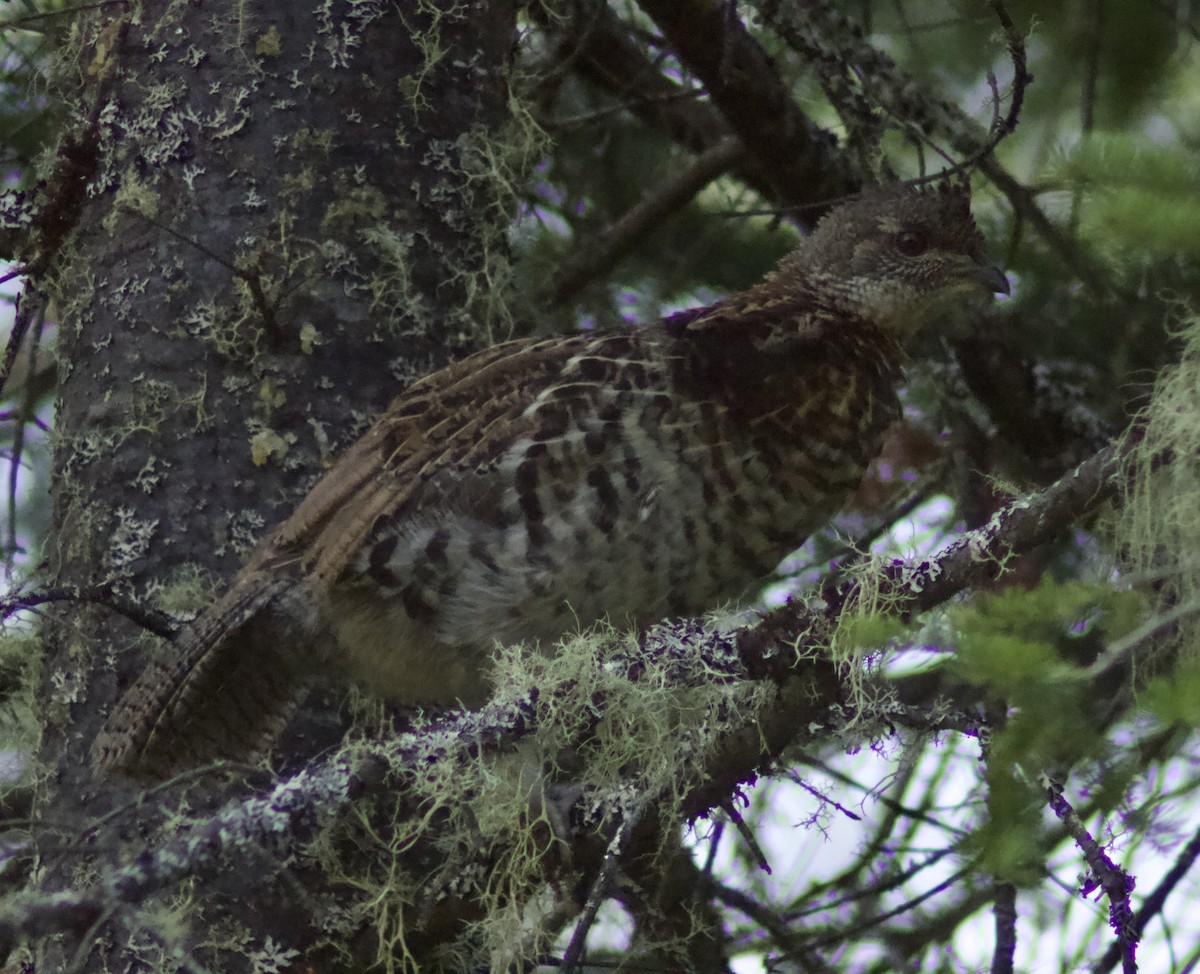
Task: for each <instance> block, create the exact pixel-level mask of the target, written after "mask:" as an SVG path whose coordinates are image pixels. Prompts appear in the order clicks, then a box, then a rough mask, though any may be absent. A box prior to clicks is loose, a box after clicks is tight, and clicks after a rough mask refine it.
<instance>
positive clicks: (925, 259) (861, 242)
mask: <svg viewBox="0 0 1200 974" xmlns="http://www.w3.org/2000/svg"><path fill="white" fill-rule="evenodd" d="M970 202H971V201H970V193H969V190H968V189H967V188H966V187H965V186H960V185H956V184H949V183H946V184H941V185H939V186H937V187H936V188H926V189H915V188H913V187H911V186H903V185H902V186H896V187H890V188H886V189H881V190H875V191H872V192H870V193H867V194H864V195H862V196H860V197H859V198H858V199H856V200H854V201H852V202H850V203H845V204H843V205H841V206H839V207H837V208H835V209H833V210H830V211H829V213H827V214H826V215H825V216H824V217H823V218H822V219H821V221H820V222H819V223H818V224H817V226H816V228H815V229H814V230H813V232H812V233H811V234H810V235H809V236H808V237H806V238H805V239H804V241H803V242H802V243H801V244H800V246H799V247H798V248H797V249H796V250H795V251H794V252H793V253H792V254H790V255H789V256H788V257H786V258H784V260H783V261H782V263H781V264H780V265H779V269H778V270H777V271H776V272H775V274H773V275H772V278H771V284H772V285H773V286H774V287H775V288H778V289H780V290H791V289H793V288H799V289H802V290H803V291H804V292H807V294H808V295H810V296H813V297H816V298H818V299H819V300H820V301H821V303H822V304H824V305H825V306H827V307H830V308H831V309H832V310H836V311H841V312H849V313H852V314H854V315H857V316H859V317H861V318H864V319H866V320H867V321H870V322H871V323H872V324H875V325H877V326H879V327H882V328H886V329H887V330H889V331H892V332H894V333H900V334H902V335H906V334H909V333H911V332H913V331H916V330H917V329H919V328H920V327H921V326H922V325H924V324H926V323H928V322H929V321H930V320H931V319H933V318H935V317H936V316H937V314H938V313H939V312H940V310H941V309H942V308H943V307H944V306H946V305H949V304H954V303H962V302H963V301H964V299H965V300H970V298H971V297H978V298H979V299H981V300H982V299H984V298H986V297H988V296H990V295H991V294H993V293H995V292H997V291H998V292H1001V293H1004V294H1007V293H1008V291H1009V287H1008V281H1007V280H1006V279H1005V277H1004V274H1003V273H1001V271H1000V270H999V269H998V268H997V267H996V266H995V265H993V264H992V263H990V262H989V261H988V260H987V258H986V256H985V254H984V243H983V237H982V236H981V235H980V233H979V229H978V228H977V227H976V226H975V221H974V220H973V219H972V217H971V206H970Z"/></svg>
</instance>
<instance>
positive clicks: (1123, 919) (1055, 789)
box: [1042, 776, 1140, 974]
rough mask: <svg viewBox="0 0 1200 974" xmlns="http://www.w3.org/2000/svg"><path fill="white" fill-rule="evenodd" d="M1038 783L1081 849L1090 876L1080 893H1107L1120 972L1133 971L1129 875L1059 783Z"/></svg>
mask: <svg viewBox="0 0 1200 974" xmlns="http://www.w3.org/2000/svg"><path fill="white" fill-rule="evenodd" d="M1042 784H1043V786H1044V787H1045V789H1046V797H1047V799H1048V800H1049V803H1050V807H1051V808H1052V809H1053V810H1054V814H1055V815H1057V816H1058V818H1059V820H1060V821H1061V822H1062V823H1063V825H1064V826H1066V829H1067V832H1068V833H1069V834H1070V836H1071V838H1073V839H1074V840H1075V844H1076V845H1077V846H1078V847H1079V851H1080V852H1082V853H1083V858H1084V861H1085V862H1086V863H1087V865H1088V870H1089V872H1090V874H1091V878H1090V879H1089V880H1086V881H1085V882H1084V885H1083V887H1082V889H1080V893H1081V895H1083V896H1087V895H1088V894H1090V893H1091V892H1092V890H1093V889H1095V888H1096V886H1099V887H1100V888H1101V889H1103V890H1104V895H1105V896H1107V897H1108V922H1109V926H1111V927H1112V928H1113V930H1114V931H1115V932H1116V934H1117V941H1116V947H1117V951H1118V953H1119V955H1120V957H1121V971H1122V974H1136V972H1137V945H1138V935H1139V932H1140V931H1139V928H1138V926H1137V922H1136V921H1135V920H1134V916H1133V910H1132V909H1131V908H1130V906H1129V894H1130V893H1131V892H1133V877H1131V876H1130V875H1129V874H1128V873H1127V872H1125V870H1124V869H1122V868H1121V867H1120V866H1118V865H1117V864H1116V863H1115V862H1113V861H1112V859H1110V858H1109V857H1108V854H1107V853H1106V852H1105V851H1104V850H1103V849H1102V848H1101V847H1100V843H1098V842H1097V841H1096V840H1095V839H1094V838H1092V835H1091V833H1090V832H1088V830H1087V829H1086V828H1085V827H1084V824H1083V822H1082V821H1080V819H1079V816H1078V815H1077V814H1076V813H1075V809H1073V808H1072V807H1071V803H1070V802H1068V801H1067V799H1066V796H1065V795H1064V794H1063V789H1062V785H1061V784H1059V783H1058V782H1057V781H1054V780H1052V779H1051V778H1050V777H1049V776H1043V779H1042Z"/></svg>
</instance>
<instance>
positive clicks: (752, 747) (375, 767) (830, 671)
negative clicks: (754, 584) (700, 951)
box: [0, 434, 1137, 950]
mask: <svg viewBox="0 0 1200 974" xmlns="http://www.w3.org/2000/svg"><path fill="white" fill-rule="evenodd" d="M1136 440H1137V437H1136V436H1135V435H1132V434H1131V435H1129V436H1127V437H1126V438H1125V439H1124V440H1122V441H1121V442H1120V443H1117V444H1114V445H1112V446H1110V447H1108V448H1106V449H1104V450H1102V451H1101V452H1100V453H1098V454H1096V455H1095V456H1093V457H1092V458H1091V459H1089V460H1088V461H1086V462H1085V463H1083V464H1081V465H1080V466H1079V467H1078V468H1077V469H1076V470H1074V471H1073V472H1072V473H1070V474H1068V475H1067V476H1065V477H1063V478H1062V479H1061V480H1059V481H1058V482H1057V483H1056V484H1054V485H1052V486H1051V487H1049V488H1047V489H1046V490H1044V491H1042V492H1040V493H1037V494H1034V495H1031V496H1029V497H1027V498H1024V499H1022V500H1019V501H1015V502H1013V503H1012V504H1010V505H1009V506H1008V507H1006V508H1005V509H1004V510H1002V511H1000V512H999V513H997V515H996V516H995V517H994V518H993V519H992V521H991V522H990V523H989V524H987V525H986V526H984V527H983V528H981V529H979V530H977V531H972V532H969V533H967V534H965V535H963V536H962V537H961V538H960V539H959V540H958V541H956V542H955V543H954V544H952V545H950V546H949V547H948V548H947V549H946V550H945V551H944V552H943V553H942V554H941V555H939V556H937V557H935V558H931V559H928V560H925V561H922V562H920V563H919V564H915V565H907V564H900V563H893V564H892V565H890V566H887V568H886V569H885V570H884V572H883V577H882V582H881V584H882V586H883V587H884V588H885V589H886V590H887V592H888V597H887V599H886V600H885V601H884V602H883V603H882V604H884V605H885V606H886V610H887V611H891V612H895V613H899V614H902V615H912V614H915V613H917V612H920V611H922V610H924V609H927V608H930V607H932V606H935V605H938V604H940V603H941V602H944V601H945V600H946V599H948V598H950V597H951V596H952V595H954V594H956V593H957V592H960V591H962V590H963V589H965V588H967V587H968V586H971V585H974V584H977V583H979V582H982V581H985V580H987V579H991V578H995V577H996V576H997V575H998V574H999V573H1000V572H1001V571H1002V570H1003V568H1002V566H1003V564H1004V562H1005V560H1006V558H1007V557H1008V556H1010V555H1012V554H1017V553H1020V552H1022V551H1026V550H1028V549H1029V548H1031V547H1034V546H1036V545H1039V544H1042V543H1044V542H1046V541H1048V540H1051V539H1052V538H1054V537H1055V536H1056V535H1057V534H1058V533H1059V532H1061V531H1062V529H1063V528H1065V527H1066V526H1067V525H1069V524H1071V523H1072V522H1074V521H1077V520H1078V519H1079V518H1080V517H1084V516H1087V515H1088V514H1090V513H1091V512H1094V511H1095V510H1096V509H1097V508H1098V507H1099V506H1100V505H1101V504H1103V503H1105V502H1106V501H1108V500H1109V499H1111V498H1113V497H1114V496H1116V494H1117V493H1118V490H1119V488H1120V486H1121V483H1122V480H1123V478H1122V476H1120V472H1121V470H1122V464H1123V463H1124V462H1125V458H1126V455H1127V452H1128V449H1129V445H1130V444H1132V443H1135V442H1136ZM861 594H862V592H861V583H859V582H855V581H846V582H842V583H841V584H831V585H830V586H829V587H828V588H827V590H826V592H825V605H824V606H823V607H821V608H819V609H810V608H807V607H805V606H802V605H800V604H792V605H788V606H785V607H783V608H780V609H778V610H775V611H774V612H772V613H770V614H769V615H767V616H766V617H765V618H764V619H763V620H762V621H761V622H760V623H759V624H758V625H756V626H753V627H750V628H747V629H744V630H741V631H740V632H738V633H736V634H730V633H727V632H719V631H713V630H711V629H707V628H704V627H702V626H700V625H699V624H697V623H681V624H678V625H676V626H671V627H664V628H663V629H660V630H654V631H652V632H651V633H649V634H648V635H647V636H646V637H644V638H643V639H642V641H641V642H640V644H639V645H638V646H637V647H632V648H630V650H629V651H628V652H627V653H624V654H617V655H616V656H614V657H610V658H608V659H606V660H604V661H603V667H604V669H605V670H606V672H607V673H608V674H609V675H610V676H611V675H612V674H613V672H614V671H615V672H616V673H617V674H618V675H619V677H620V678H621V679H623V680H627V681H631V682H637V681H647V680H650V679H655V680H659V681H662V680H663V679H664V677H665V678H667V679H669V680H670V681H672V683H673V684H675V685H701V684H709V685H711V684H712V683H714V682H717V683H724V682H729V683H736V682H748V681H755V680H761V679H763V678H769V679H770V680H772V681H773V682H774V685H775V690H774V693H773V695H772V696H770V698H769V699H768V700H767V701H766V702H765V703H764V704H763V705H762V706H761V707H759V708H757V709H756V710H755V711H754V716H753V717H752V718H750V719H748V720H745V721H743V722H741V723H736V722H734V723H731V724H730V725H729V726H727V727H725V728H723V729H722V731H721V733H720V734H719V737H718V740H717V743H716V746H715V747H713V748H712V749H711V750H710V752H709V754H708V756H707V758H706V759H705V766H704V768H703V773H702V774H699V775H697V776H696V777H695V779H694V782H695V783H694V784H692V785H691V786H690V788H689V790H688V792H687V793H686V794H685V795H683V796H682V802H681V806H682V807H681V809H680V811H681V812H682V813H683V814H684V815H686V816H687V817H690V818H694V817H697V816H700V815H703V814H705V813H707V812H709V811H711V810H712V809H714V808H717V807H720V806H722V805H724V804H726V803H727V802H728V801H729V799H730V796H731V795H735V794H736V793H737V789H738V788H739V787H740V786H741V785H742V784H744V783H746V782H748V781H751V780H753V778H754V777H755V776H756V775H757V774H758V773H760V772H761V771H762V770H764V768H766V767H767V766H768V765H769V764H770V763H771V762H772V761H773V760H774V759H776V758H777V757H778V756H779V755H780V754H781V753H782V751H783V749H784V748H785V747H787V746H788V745H790V744H792V743H793V742H795V741H796V740H797V738H800V737H805V736H807V737H823V736H824V735H826V734H828V733H831V732H833V731H835V730H837V729H838V728H839V727H840V726H844V725H845V723H846V722H847V721H848V720H849V719H850V718H851V716H852V715H851V714H850V713H849V709H848V708H845V707H844V706H843V705H844V703H845V700H846V698H847V686H848V683H849V677H850V674H849V673H848V672H847V666H849V664H845V665H843V664H838V663H834V662H832V661H831V660H830V659H829V658H828V656H827V655H826V654H825V653H824V652H823V651H822V650H823V649H824V647H826V646H827V645H828V641H829V638H830V636H831V634H832V632H833V630H834V628H835V627H836V625H837V623H838V621H839V619H840V617H841V616H842V615H843V614H844V613H847V612H850V611H853V609H854V606H855V605H857V604H858V602H859V599H860V597H861ZM569 684H570V681H564V683H563V684H561V685H558V686H555V687H553V688H550V689H549V690H547V691H543V690H542V689H541V688H537V687H533V688H529V689H528V690H527V691H526V692H525V693H524V694H522V695H520V696H512V697H510V698H509V699H500V700H497V701H495V702H493V703H492V704H490V705H489V706H488V707H486V708H484V709H483V710H481V711H478V712H463V713H459V714H457V715H454V716H452V717H450V718H447V719H444V720H441V721H438V722H437V723H436V724H433V725H431V726H430V728H429V731H430V732H428V733H425V732H420V731H418V732H416V733H412V734H407V735H403V736H399V737H396V738H393V739H390V740H384V741H382V742H372V743H369V744H363V743H356V744H352V745H349V746H348V747H346V748H345V749H343V751H342V752H340V753H339V754H338V755H335V756H334V757H332V758H330V759H328V760H325V761H322V762H319V763H316V764H314V765H312V766H311V767H310V768H308V769H305V770H304V771H302V772H300V773H299V774H296V775H294V776H292V777H291V778H289V779H287V780H286V781H282V782H280V783H279V784H277V785H276V786H275V787H274V788H273V789H272V790H270V791H269V792H268V793H267V794H266V795H264V796H262V797H253V798H243V799H239V800H236V801H233V802H230V803H229V804H227V805H226V806H225V808H224V809H222V810H221V811H220V812H218V813H217V814H216V815H214V816H213V817H211V818H209V819H206V820H205V821H203V822H200V823H196V824H193V825H192V826H191V827H189V828H187V829H184V830H182V831H180V832H179V833H178V834H177V835H176V836H175V837H174V838H172V839H170V840H169V841H167V842H165V843H163V844H161V845H159V846H158V847H157V848H155V849H154V850H152V851H146V852H144V853H143V854H141V855H140V856H139V857H138V858H137V859H136V860H135V861H134V862H133V863H131V864H130V865H126V866H123V867H120V868H114V869H109V870H107V871H105V872H102V873H101V875H100V877H99V878H98V879H97V880H96V882H94V883H93V884H92V885H90V886H88V887H86V888H82V889H72V890H64V891H60V892H54V893H42V892H30V893H25V894H23V895H18V896H14V897H12V898H10V899H9V900H8V901H7V902H6V903H5V904H4V907H3V910H2V911H0V950H3V949H4V948H7V947H11V946H13V945H14V944H15V943H16V942H18V941H19V940H22V939H26V938H30V937H36V936H39V935H44V934H48V933H51V932H55V931H64V930H74V931H77V932H82V931H85V930H88V929H89V928H91V927H92V925H93V924H95V923H97V922H102V921H104V920H106V919H107V918H108V917H109V916H112V917H113V918H114V919H117V920H119V919H120V913H121V910H122V908H124V907H126V906H136V905H137V904H139V903H141V902H143V901H144V900H145V899H147V898H148V897H150V896H151V895H153V894H155V893H157V892H160V891H163V890H165V889H168V888H170V887H172V886H174V885H175V884H178V883H179V882H181V881H183V880H184V879H188V878H195V879H205V878H210V877H213V876H215V875H217V874H219V873H220V872H222V871H223V870H224V869H226V868H228V867H229V865H230V863H231V862H234V861H239V860H241V859H243V858H244V856H245V854H246V850H247V849H251V848H252V849H255V850H258V851H260V852H261V851H265V852H267V853H268V854H270V855H272V856H275V857H278V858H279V859H287V858H289V857H291V856H293V855H297V854H299V853H301V852H302V851H303V849H304V848H305V845H306V843H308V842H310V841H311V840H312V839H313V838H314V837H316V836H317V835H318V834H319V833H320V832H321V831H322V830H324V829H327V828H328V827H330V826H331V825H332V824H334V823H336V822H337V821H338V820H340V819H342V818H344V817H345V816H347V815H349V814H350V813H351V812H352V810H353V809H354V808H355V807H356V806H357V805H358V803H360V802H361V801H362V800H363V799H364V798H368V797H371V796H376V797H386V799H387V800H388V802H389V807H390V808H391V809H392V810H393V813H394V814H395V815H396V816H397V817H399V816H403V815H411V816H413V817H419V816H421V815H422V814H423V812H422V811H421V807H420V803H421V801H422V799H421V796H419V795H418V794H417V789H416V788H415V787H414V784H415V783H416V780H417V779H418V778H419V777H420V776H422V775H423V774H425V772H426V769H429V768H431V767H432V766H434V765H436V764H441V763H445V762H450V763H452V764H453V765H454V766H455V773H457V771H458V769H462V771H464V772H465V771H466V770H467V769H468V768H469V767H470V766H471V765H472V764H473V763H475V762H476V761H478V759H479V757H480V756H481V755H484V754H489V753H491V754H495V753H501V752H504V751H508V750H511V749H513V748H514V747H515V746H516V744H517V743H518V742H519V741H520V740H521V739H522V738H525V737H527V736H529V735H530V734H532V733H533V731H535V730H536V729H537V728H538V727H539V725H540V724H541V723H542V722H543V721H545V720H546V719H547V718H548V716H549V715H553V714H556V713H561V708H562V706H563V700H566V699H568V698H569V699H571V700H572V701H573V706H575V707H576V708H577V709H578V706H579V704H578V698H579V694H580V687H579V686H578V684H577V683H576V684H575V685H569ZM556 695H559V696H561V697H562V698H563V699H562V700H555V699H554V697H555V696H556ZM587 702H588V707H587V713H586V716H585V718H584V719H583V721H582V724H583V725H587V726H595V725H598V724H599V722H600V721H601V720H602V719H603V717H604V714H605V708H606V705H607V703H608V701H606V699H605V698H604V695H603V693H597V692H591V693H589V694H588V695H587ZM587 726H583V727H582V733H584V734H585V735H586V733H587ZM576 730H577V731H579V730H580V728H576ZM605 801H606V800H605V799H604V798H603V796H600V797H599V799H598V796H597V794H596V793H594V792H592V793H587V792H586V791H585V792H583V793H582V797H579V798H578V800H577V801H576V802H575V805H574V806H573V807H572V809H571V817H572V820H574V818H575V816H576V814H577V813H580V814H582V815H583V816H584V817H585V818H586V819H587V820H590V821H591V822H595V821H596V819H597V807H598V806H599V807H600V808H601V811H600V813H599V814H600V817H601V819H604V818H606V817H607V816H606V815H605V814H604V811H603V806H604V805H605ZM584 805H586V806H588V808H587V811H586V812H581V810H580V809H581V806H584ZM614 807H615V806H614ZM618 818H619V814H618ZM610 831H611V829H608V828H605V827H604V826H603V824H602V826H601V827H600V828H598V829H592V830H588V834H586V835H582V836H580V837H577V838H575V839H573V845H572V850H571V851H572V857H571V858H572V860H573V861H574V862H575V863H590V864H594V865H593V866H592V867H590V868H593V869H595V868H600V864H601V863H602V862H603V861H604V851H605V847H606V846H605V838H604V837H605V836H606V835H607V834H608V832H610ZM592 846H595V848H592ZM409 854H414V855H415V854H417V853H416V850H407V849H406V850H404V851H402V852H400V853H399V855H401V856H406V855H409ZM552 858H555V857H547V860H549V859H552ZM546 868H547V869H550V868H552V864H551V863H550V862H549V861H547V865H546ZM584 871H585V872H586V871H587V869H586V868H585V869H584ZM592 878H593V879H594V877H592ZM445 908H447V909H454V908H460V909H461V908H462V906H461V904H459V905H458V906H457V907H456V906H455V905H454V904H450V905H448V906H446V907H445ZM437 926H438V928H439V929H443V930H453V929H456V927H455V925H454V924H453V923H451V924H438V925H437Z"/></svg>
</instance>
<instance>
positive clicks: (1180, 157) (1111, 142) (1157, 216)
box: [1052, 132, 1200, 263]
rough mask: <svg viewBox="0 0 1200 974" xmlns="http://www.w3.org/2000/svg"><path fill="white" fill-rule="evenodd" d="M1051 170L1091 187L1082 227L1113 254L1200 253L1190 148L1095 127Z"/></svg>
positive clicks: (1196, 175) (1198, 173)
mask: <svg viewBox="0 0 1200 974" xmlns="http://www.w3.org/2000/svg"><path fill="white" fill-rule="evenodd" d="M1052 175H1053V176H1054V177H1056V178H1058V179H1061V180H1062V181H1064V182H1065V183H1066V184H1067V185H1069V186H1072V187H1074V188H1077V189H1080V190H1084V191H1086V192H1088V194H1089V195H1088V205H1087V206H1086V207H1085V208H1084V209H1083V211H1082V214H1083V224H1082V230H1083V233H1084V236H1085V238H1086V239H1087V240H1088V241H1089V242H1090V243H1091V244H1092V245H1093V246H1095V247H1096V248H1097V249H1099V250H1101V251H1102V252H1104V253H1105V255H1106V256H1107V257H1109V258H1110V259H1114V260H1122V262H1123V263H1129V262H1130V258H1131V257H1134V258H1136V259H1137V260H1139V261H1144V260H1145V259H1146V258H1163V257H1173V256H1178V255H1180V254H1181V253H1186V254H1192V255H1197V254H1200V166H1198V165H1197V164H1196V159H1195V155H1194V153H1192V152H1191V151H1190V149H1186V148H1184V147H1182V146H1168V145H1163V144H1157V143H1154V142H1151V141H1150V140H1148V139H1146V138H1145V136H1143V135H1141V134H1140V133H1132V132H1106V133H1098V134H1093V135H1091V136H1089V137H1088V138H1086V139H1083V140H1082V141H1080V142H1079V143H1078V144H1077V145H1076V146H1074V147H1073V148H1072V149H1071V150H1070V151H1069V152H1066V153H1064V155H1063V157H1062V158H1061V160H1060V161H1059V164H1058V166H1057V167H1056V170H1055V171H1054V172H1053V173H1052Z"/></svg>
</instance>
